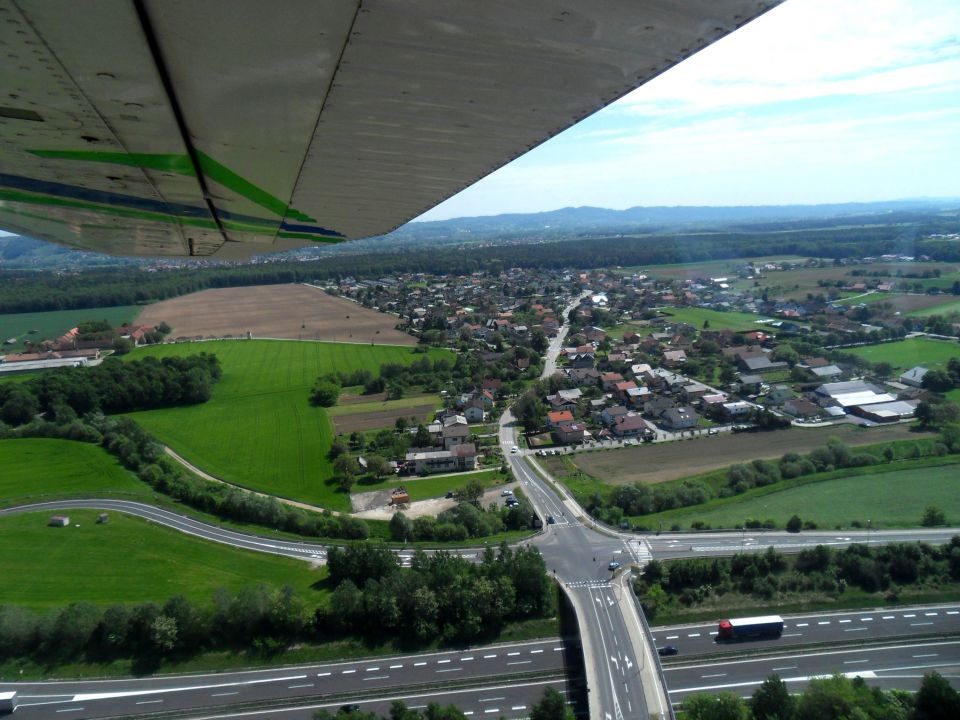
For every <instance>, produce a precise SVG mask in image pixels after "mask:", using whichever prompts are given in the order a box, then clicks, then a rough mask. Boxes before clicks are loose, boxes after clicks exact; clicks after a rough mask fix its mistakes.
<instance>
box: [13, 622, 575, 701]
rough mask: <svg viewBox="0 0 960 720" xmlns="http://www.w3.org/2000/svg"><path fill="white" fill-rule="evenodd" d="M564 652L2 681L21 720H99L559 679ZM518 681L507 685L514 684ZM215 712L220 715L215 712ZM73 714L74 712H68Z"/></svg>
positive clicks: (535, 647) (470, 653)
mask: <svg viewBox="0 0 960 720" xmlns="http://www.w3.org/2000/svg"><path fill="white" fill-rule="evenodd" d="M565 654H566V649H565V647H564V645H563V643H562V642H561V641H560V640H558V639H556V638H554V639H549V640H541V641H534V642H527V643H521V644H507V645H494V646H487V647H478V648H472V649H469V650H458V651H449V652H441V653H427V654H420V655H407V656H397V657H391V658H373V659H367V660H357V661H351V662H345V663H333V664H320V665H302V666H296V667H283V668H274V669H269V670H253V671H241V672H226V673H215V674H205V675H187V676H171V677H154V678H134V679H125V680H101V681H96V680H83V681H65V682H56V681H54V682H35V683H30V682H27V683H4V682H0V691H3V690H17V692H18V695H19V699H20V708H19V709H18V711H17V715H18V717H19V716H23V717H27V718H52V717H58V718H63V717H85V718H95V717H106V716H110V715H116V714H142V713H146V712H156V711H161V710H163V711H171V710H181V709H191V708H206V710H204V712H222V711H223V709H224V708H227V707H229V706H232V705H236V704H237V703H250V702H269V701H277V700H279V699H296V698H314V697H316V696H318V695H330V694H335V695H336V696H337V697H338V698H339V700H338V702H337V705H338V706H339V705H340V704H343V703H344V702H348V700H349V696H350V695H351V694H362V693H370V692H371V691H375V690H378V689H380V690H383V691H384V692H387V691H388V689H394V691H395V689H396V688H403V687H411V686H418V687H423V686H427V685H430V684H435V683H444V682H451V681H459V680H464V679H469V680H471V681H472V680H476V681H492V682H494V683H495V684H496V681H497V679H501V680H502V681H503V682H504V683H506V682H511V678H518V677H519V676H529V675H531V674H535V675H540V676H541V677H542V676H543V675H544V674H546V675H556V676H558V677H559V676H561V675H563V673H564V671H565V667H566V658H565V657H564V656H565ZM517 681H519V680H514V682H517ZM217 708H220V710H217ZM74 713H76V715H74Z"/></svg>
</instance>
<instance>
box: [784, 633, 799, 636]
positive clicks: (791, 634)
mask: <svg viewBox="0 0 960 720" xmlns="http://www.w3.org/2000/svg"><path fill="white" fill-rule="evenodd" d="M802 635H803V633H784V634H783V637H801V636H802Z"/></svg>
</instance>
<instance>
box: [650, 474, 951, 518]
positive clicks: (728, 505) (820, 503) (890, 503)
mask: <svg viewBox="0 0 960 720" xmlns="http://www.w3.org/2000/svg"><path fill="white" fill-rule="evenodd" d="M873 469H877V468H873ZM882 469H886V468H882ZM957 470H958V466H957V465H956V464H952V465H941V466H936V467H923V468H911V469H908V470H895V471H892V472H880V473H870V474H865V475H859V476H854V477H846V478H844V477H841V478H835V479H832V480H824V481H820V482H810V483H805V484H802V485H800V486H799V487H790V488H786V489H783V490H779V491H774V492H766V493H757V494H756V495H755V496H753V497H746V498H737V500H736V502H729V501H727V502H722V503H711V504H710V505H715V506H714V507H710V506H707V507H705V506H697V507H691V508H685V509H680V510H671V511H668V512H664V513H660V514H657V515H650V516H648V517H645V518H644V519H643V521H644V522H646V523H648V524H650V523H653V526H656V525H657V524H659V523H661V522H662V523H663V524H664V525H665V526H666V525H667V524H668V523H669V524H672V523H678V524H680V525H681V526H688V525H689V524H690V523H691V522H693V521H695V520H700V521H702V522H704V523H706V524H707V525H709V526H710V527H740V526H742V525H743V523H744V521H745V520H747V519H750V518H754V519H757V520H761V521H762V520H768V519H769V520H773V522H774V523H775V524H776V525H777V527H783V526H784V525H785V524H786V522H787V520H789V519H790V517H791V516H792V515H795V514H796V515H799V516H800V517H801V519H802V520H809V521H813V522H815V523H816V524H817V525H818V526H819V527H828V528H829V527H850V526H851V523H853V522H855V521H856V522H859V523H860V524H861V525H863V526H866V523H867V521H870V527H872V528H878V527H916V526H918V525H919V524H920V518H921V517H922V515H923V511H924V509H925V508H926V507H927V506H928V505H936V506H937V507H939V508H940V509H941V510H943V511H944V512H945V513H946V516H947V521H948V522H950V523H955V522H956V521H957V520H958V519H960V495H958V494H957V492H956V478H957ZM904 488H910V490H909V492H904Z"/></svg>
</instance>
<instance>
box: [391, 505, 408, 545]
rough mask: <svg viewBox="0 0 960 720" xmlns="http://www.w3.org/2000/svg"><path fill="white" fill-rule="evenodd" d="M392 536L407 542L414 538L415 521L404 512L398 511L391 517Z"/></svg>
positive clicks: (394, 538) (399, 540)
mask: <svg viewBox="0 0 960 720" xmlns="http://www.w3.org/2000/svg"><path fill="white" fill-rule="evenodd" d="M390 538H391V539H393V540H396V541H398V542H406V541H407V540H409V539H412V538H413V521H412V520H411V519H410V518H408V517H407V516H406V515H405V514H404V513H402V512H396V513H394V514H393V517H392V518H390Z"/></svg>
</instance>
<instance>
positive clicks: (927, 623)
mask: <svg viewBox="0 0 960 720" xmlns="http://www.w3.org/2000/svg"><path fill="white" fill-rule="evenodd" d="M921 625H933V623H932V622H916V623H910V627H920V626H921Z"/></svg>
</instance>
